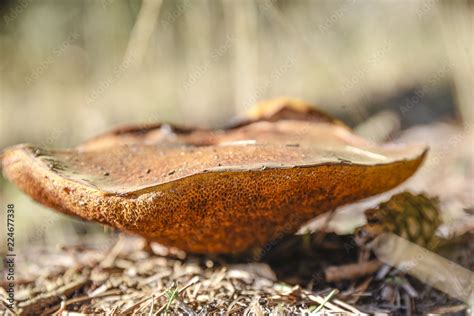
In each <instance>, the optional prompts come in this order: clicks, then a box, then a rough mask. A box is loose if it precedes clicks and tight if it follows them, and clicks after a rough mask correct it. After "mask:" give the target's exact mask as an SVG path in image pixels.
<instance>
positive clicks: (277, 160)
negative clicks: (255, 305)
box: [2, 100, 426, 253]
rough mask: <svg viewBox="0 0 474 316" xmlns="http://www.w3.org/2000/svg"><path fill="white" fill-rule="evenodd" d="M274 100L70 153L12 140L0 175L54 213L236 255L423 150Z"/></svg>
mask: <svg viewBox="0 0 474 316" xmlns="http://www.w3.org/2000/svg"><path fill="white" fill-rule="evenodd" d="M281 102H284V104H283V105H281V104H280V105H278V104H279V103H273V105H271V106H270V107H267V109H264V110H263V111H261V113H260V114H259V115H260V116H261V117H262V118H263V119H262V120H259V119H258V118H255V117H253V118H252V119H251V120H249V121H248V122H247V123H245V124H240V125H239V126H237V127H235V126H234V127H230V128H226V129H221V130H206V129H191V128H176V127H171V126H168V125H162V124H159V125H152V126H146V127H143V126H137V127H128V128H125V129H124V128H122V129H119V130H117V129H116V130H114V131H112V132H109V133H106V134H103V135H100V136H99V137H96V138H94V139H92V140H90V141H87V142H86V143H84V144H81V145H79V146H78V147H76V148H73V149H69V150H53V149H47V148H41V147H37V146H33V145H18V146H15V147H11V148H8V149H7V150H5V152H4V153H3V158H2V166H3V172H4V174H5V175H6V176H7V177H8V178H9V179H10V180H11V181H12V182H13V183H15V184H16V185H18V187H20V188H21V189H22V190H23V191H25V192H26V193H27V194H29V195H31V196H32V197H33V198H34V199H36V200H37V201H39V202H40V203H43V204H45V205H48V206H50V207H53V208H55V209H57V210H59V211H61V212H64V213H67V214H73V215H77V216H79V217H82V218H84V219H87V220H95V221H98V222H101V223H104V224H107V225H111V226H114V227H117V228H119V229H122V230H124V231H128V232H131V233H134V234H139V235H142V236H144V237H145V238H147V239H150V240H154V241H158V242H160V243H162V244H164V245H167V246H174V247H178V248H181V249H183V250H186V251H192V252H199V253H232V252H240V251H244V250H247V249H250V248H252V247H256V246H261V245H263V244H265V243H266V242H268V241H270V240H272V239H275V238H278V237H281V236H282V235H285V234H291V233H294V232H295V231H296V230H297V229H298V228H299V227H300V226H301V225H302V224H304V223H305V222H307V221H308V220H310V219H311V218H313V217H315V216H317V215H319V214H322V213H324V212H326V211H329V210H332V209H334V208H336V207H338V206H340V205H344V204H347V203H351V202H354V201H357V200H360V199H363V198H367V197H369V196H372V195H375V194H379V193H382V192H384V191H387V190H390V189H392V188H393V187H395V186H397V185H398V184H400V183H401V182H403V181H404V180H406V179H407V178H408V177H410V176H411V175H412V174H413V173H414V172H415V171H416V169H417V168H418V167H419V165H420V164H421V162H422V161H423V159H424V156H425V154H426V148H425V147H424V146H419V145H413V146H404V147H400V146H377V145H374V144H371V143H370V142H368V141H366V140H364V139H361V138H359V137H357V136H356V135H354V134H352V133H351V131H350V129H349V128H348V127H346V126H344V125H343V124H342V123H338V122H337V121H335V120H328V119H324V120H315V119H314V118H315V116H314V115H313V116H309V118H308V120H303V118H304V115H303V114H304V113H316V112H312V110H311V108H310V107H309V106H306V105H305V106H301V104H300V103H297V104H298V105H297V106H293V103H292V101H291V100H286V101H281ZM275 104H277V105H275ZM278 106H279V107H280V108H283V109H284V111H281V110H279V111H276V112H275V111H274V112H273V113H277V114H278V119H273V118H272V114H268V113H269V112H270V113H271V111H270V110H272V109H274V108H275V107H278ZM260 107H261V106H260ZM314 111H316V110H314ZM318 113H319V112H318ZM321 117H323V116H321ZM295 118H296V119H295Z"/></svg>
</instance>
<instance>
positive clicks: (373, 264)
mask: <svg viewBox="0 0 474 316" xmlns="http://www.w3.org/2000/svg"><path fill="white" fill-rule="evenodd" d="M381 266H382V263H381V262H380V261H379V260H371V261H365V262H360V263H353V264H346V265H342V266H331V267H329V268H327V269H326V270H324V275H325V278H326V281H327V282H338V281H341V280H353V279H357V278H360V277H362V276H365V275H369V274H372V273H374V272H375V271H377V270H378V269H379V268H380V267H381Z"/></svg>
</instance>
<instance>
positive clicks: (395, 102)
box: [0, 0, 474, 249]
mask: <svg viewBox="0 0 474 316" xmlns="http://www.w3.org/2000/svg"><path fill="white" fill-rule="evenodd" d="M473 12H474V10H473V2H472V1H463V0H459V1H456V0H455V1H436V0H418V1H408V0H402V1H381V0H377V1H375V0H366V1H360V0H347V1H339V0H325V1H319V0H293V1H289V0H286V1H285V0H267V1H265V0H261V1H251V0H239V1H237V0H234V1H231V0H227V1H219V0H201V1H198V0H175V1H173V0H164V1H159V0H143V1H139V0H94V1H93V0H84V1H60V0H41V1H33V0H21V1H13V0H8V1H5V0H3V1H0V17H1V20H0V47H1V49H0V71H1V77H0V93H1V98H0V102H1V103H0V148H4V147H5V146H8V145H13V144H16V143H21V142H29V143H36V144H41V145H43V146H50V147H68V146H74V145H76V144H78V143H79V142H81V141H82V140H84V139H86V138H88V137H91V136H93V135H96V134H98V133H100V132H102V131H105V130H107V129H109V128H110V127H112V126H115V125H117V124H125V123H126V124H129V123H149V122H155V121H168V122H174V123H178V124H186V125H193V124H198V125H203V126H220V125H222V124H224V123H225V122H226V121H227V120H228V119H229V118H230V117H232V116H233V115H235V114H237V113H241V112H243V111H245V110H246V109H247V108H249V107H250V106H251V105H253V104H254V103H255V102H256V101H258V100H261V99H265V98H271V97H277V96H293V97H298V98H301V99H304V100H306V101H308V102H310V103H313V104H316V105H318V107H320V108H322V109H324V110H326V111H328V112H330V113H332V114H333V115H335V116H338V117H339V118H341V119H343V120H344V121H346V122H347V123H348V124H350V125H351V126H355V127H356V128H357V131H359V132H360V133H361V134H363V135H364V136H367V137H373V138H374V139H375V140H383V139H384V138H386V137H385V136H387V135H389V134H391V133H392V132H393V131H397V130H403V129H406V128H408V127H410V126H414V125H417V124H427V123H430V122H433V121H437V120H448V121H451V122H455V123H456V124H459V125H461V124H464V125H465V126H466V125H469V124H472V123H473V122H474V119H473V109H474V104H473V102H474V98H473V93H472V87H473V79H472V77H473V54H472V52H473V49H472V48H473V24H472V20H473V15H474V13H473ZM374 117H376V118H380V119H381V120H378V121H377V122H379V123H378V124H376V128H375V129H374V127H373V126H374V125H373V124H372V125H371V124H369V125H367V124H368V122H372V121H373V119H374ZM380 122H381V123H380ZM367 126H369V128H368V127H367ZM380 135H384V137H382V136H380ZM0 181H1V192H0V202H2V203H1V205H6V203H15V205H16V210H17V212H16V214H17V232H18V233H17V235H18V236H17V237H18V239H21V240H20V241H19V242H31V241H34V242H47V243H58V244H64V243H68V242H74V241H75V240H76V239H77V238H78V237H77V236H81V234H83V233H85V232H87V231H90V230H95V231H101V230H102V228H101V227H100V226H99V225H89V224H84V223H81V222H79V221H75V220H71V219H69V218H65V217H64V216H61V215H57V214H56V213H53V212H51V211H46V210H44V209H43V208H42V207H41V206H39V205H38V204H35V203H33V202H32V201H30V200H29V199H28V197H26V196H25V195H23V194H21V193H20V192H19V191H17V189H16V188H14V187H12V186H10V185H7V183H6V182H5V180H4V179H2V180H0ZM0 213H1V214H2V216H3V214H4V210H2V212H0ZM73 231H74V232H76V233H77V234H71V232H73ZM25 232H29V233H28V234H26V233H25ZM2 242H3V238H2ZM2 249H3V245H2Z"/></svg>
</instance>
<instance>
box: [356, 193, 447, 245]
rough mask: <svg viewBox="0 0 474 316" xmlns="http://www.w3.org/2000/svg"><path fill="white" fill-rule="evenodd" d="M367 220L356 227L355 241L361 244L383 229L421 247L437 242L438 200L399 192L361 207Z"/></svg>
mask: <svg viewBox="0 0 474 316" xmlns="http://www.w3.org/2000/svg"><path fill="white" fill-rule="evenodd" d="M365 216H366V218H367V224H366V225H364V226H362V227H360V228H358V229H357V230H356V242H357V244H359V245H361V246H363V245H366V244H367V243H368V242H370V241H371V240H373V239H374V238H375V237H377V236H378V235H380V234H382V233H384V232H392V233H395V234H397V235H399V236H400V237H403V238H406V239H408V240H410V241H412V242H414V243H416V244H418V245H420V246H423V247H425V248H429V249H434V248H436V246H437V245H438V243H439V239H438V238H437V237H436V236H435V232H436V229H437V228H438V226H439V225H440V224H441V219H440V211H439V200H438V199H437V198H430V197H427V196H426V195H424V194H418V195H414V194H412V193H410V192H402V193H400V194H397V195H394V196H393V197H392V198H391V199H390V200H389V201H387V202H384V203H381V204H380V205H379V206H378V207H377V208H373V209H368V210H367V211H365Z"/></svg>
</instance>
